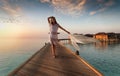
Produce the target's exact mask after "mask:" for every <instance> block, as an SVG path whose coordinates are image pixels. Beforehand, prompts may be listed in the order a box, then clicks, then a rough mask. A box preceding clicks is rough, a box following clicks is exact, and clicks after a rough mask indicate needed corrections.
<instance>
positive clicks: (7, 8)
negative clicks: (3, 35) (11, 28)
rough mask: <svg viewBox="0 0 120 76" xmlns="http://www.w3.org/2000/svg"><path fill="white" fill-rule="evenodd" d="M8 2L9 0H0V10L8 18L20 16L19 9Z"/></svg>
mask: <svg viewBox="0 0 120 76" xmlns="http://www.w3.org/2000/svg"><path fill="white" fill-rule="evenodd" d="M9 1H10V0H1V1H0V2H1V3H2V6H0V9H2V10H4V12H5V13H7V14H8V15H10V16H15V17H16V16H20V14H21V8H20V7H19V6H17V5H13V4H10V3H9Z"/></svg>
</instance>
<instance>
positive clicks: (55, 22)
mask: <svg viewBox="0 0 120 76" xmlns="http://www.w3.org/2000/svg"><path fill="white" fill-rule="evenodd" d="M50 18H52V19H53V20H54V23H53V22H52V23H50V20H49V19H50ZM48 23H49V24H57V21H56V19H55V17H54V16H50V17H48Z"/></svg>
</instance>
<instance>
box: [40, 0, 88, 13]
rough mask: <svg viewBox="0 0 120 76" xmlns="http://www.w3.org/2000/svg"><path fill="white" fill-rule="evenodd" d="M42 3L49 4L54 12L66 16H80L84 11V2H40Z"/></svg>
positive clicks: (57, 0)
mask: <svg viewBox="0 0 120 76" xmlns="http://www.w3.org/2000/svg"><path fill="white" fill-rule="evenodd" d="M40 1H41V2H43V3H49V4H50V5H51V6H53V7H54V9H55V11H57V12H60V13H63V14H68V15H80V14H81V13H82V12H83V10H84V5H85V3H86V0H62V1H61V0H40Z"/></svg>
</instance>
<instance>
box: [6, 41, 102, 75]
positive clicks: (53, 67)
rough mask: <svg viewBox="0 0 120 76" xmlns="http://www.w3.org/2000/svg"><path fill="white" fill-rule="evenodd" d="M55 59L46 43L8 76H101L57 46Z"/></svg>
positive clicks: (77, 57) (61, 46) (60, 46)
mask: <svg viewBox="0 0 120 76" xmlns="http://www.w3.org/2000/svg"><path fill="white" fill-rule="evenodd" d="M56 54H57V57H56V58H53V56H52V55H51V45H50V44H49V43H48V44H46V45H45V46H44V47H43V48H41V49H40V50H39V51H38V52H37V53H35V54H34V55H33V56H32V57H31V58H30V59H28V60H27V61H26V62H25V63H24V64H22V65H21V66H20V67H18V68H16V69H15V70H14V71H13V72H11V73H10V74H9V75H8V76H103V75H102V74H101V73H100V72H99V71H98V70H96V69H95V68H94V67H92V66H91V65H90V64H88V63H87V62H86V61H85V60H83V59H82V58H81V57H80V56H77V55H75V54H74V53H73V52H72V51H71V50H70V49H68V48H67V47H65V46H63V45H62V44H58V46H57V50H56Z"/></svg>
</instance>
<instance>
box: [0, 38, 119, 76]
mask: <svg viewBox="0 0 120 76" xmlns="http://www.w3.org/2000/svg"><path fill="white" fill-rule="evenodd" d="M45 42H48V41H47V40H46V39H0V76H7V74H8V73H9V72H11V71H12V70H14V69H15V68H17V67H18V66H19V65H20V64H22V63H23V62H24V61H26V60H27V59H28V58H29V57H31V56H32V55H33V54H34V53H35V52H37V51H38V50H39V49H40V48H41V47H42V46H44V43H45ZM66 46H67V47H69V48H71V49H72V50H73V51H74V50H75V49H74V48H73V47H72V46H71V45H68V44H67V45H66ZM79 47H80V56H81V57H82V58H84V59H85V60H86V61H87V62H89V63H90V64H91V65H92V66H94V67H95V68H97V69H98V70H99V71H100V72H102V73H103V74H104V76H120V43H99V44H86V45H79Z"/></svg>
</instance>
